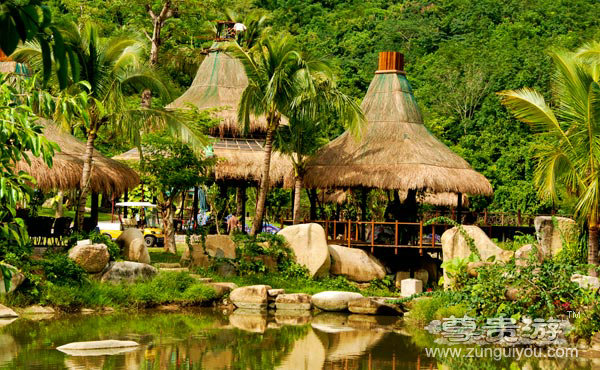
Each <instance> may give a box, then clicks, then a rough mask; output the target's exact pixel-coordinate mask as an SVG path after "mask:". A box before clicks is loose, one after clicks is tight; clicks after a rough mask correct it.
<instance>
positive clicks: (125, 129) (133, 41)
mask: <svg viewBox="0 0 600 370" xmlns="http://www.w3.org/2000/svg"><path fill="white" fill-rule="evenodd" d="M61 33H62V35H63V37H64V42H65V44H66V45H68V46H69V48H70V49H71V50H72V51H73V52H74V55H75V58H76V60H77V62H78V63H77V64H78V66H79V67H78V70H77V72H78V77H79V80H81V81H87V84H88V85H87V86H85V87H82V86H81V84H72V85H71V86H70V88H72V89H75V92H78V91H81V90H82V89H85V90H88V91H84V92H86V93H87V94H88V97H87V99H83V100H82V99H76V100H75V102H77V103H79V104H81V107H80V109H71V112H73V111H75V112H79V113H80V114H77V115H75V116H76V117H77V118H78V119H77V121H75V122H76V124H75V125H74V126H75V127H74V128H80V129H81V130H82V131H83V133H84V134H85V136H86V137H87V143H86V151H85V157H84V166H83V173H82V176H81V186H80V194H79V201H78V207H77V217H76V223H75V225H76V227H77V228H79V229H80V228H81V226H82V225H83V217H84V212H85V203H86V199H87V195H88V192H89V189H90V178H91V170H92V156H93V152H94V141H95V139H96V137H97V135H98V131H99V130H100V129H101V128H102V127H104V126H106V127H108V128H110V129H111V130H113V131H118V132H120V133H122V134H124V135H125V136H127V137H129V138H131V140H132V144H136V145H139V142H140V132H141V130H142V128H150V129H152V128H155V127H157V126H158V127H161V128H164V127H167V128H168V129H169V131H170V133H171V134H173V135H176V136H179V137H180V138H181V139H182V140H184V141H187V142H192V143H195V144H198V146H200V145H202V144H203V143H204V142H205V141H204V140H203V136H202V135H201V134H199V133H198V132H197V131H196V130H194V129H192V128H190V126H189V125H188V122H187V121H185V118H183V117H187V116H186V115H181V114H178V112H167V111H165V110H163V109H157V108H140V107H139V106H134V107H132V108H130V107H129V106H128V104H127V97H128V96H130V95H132V93H133V92H134V91H135V90H137V91H140V90H144V89H151V90H152V91H154V92H156V93H158V94H159V95H161V96H163V97H166V98H168V97H169V96H170V94H169V91H168V89H167V88H166V86H165V84H164V83H163V81H162V80H161V78H160V76H159V75H158V74H157V72H156V71H154V70H152V69H150V68H149V67H147V66H146V65H145V63H144V61H145V59H146V58H145V55H144V51H145V45H144V43H143V41H141V39H138V38H135V37H130V36H118V37H111V38H101V37H100V36H99V32H98V29H97V28H96V27H95V26H94V25H93V24H86V25H83V26H82V27H81V28H78V27H77V26H76V25H75V24H72V23H70V24H68V25H65V26H64V28H62V29H61ZM14 57H15V58H16V59H17V60H23V61H28V62H30V63H31V64H32V66H34V67H35V66H36V65H39V64H40V62H41V61H42V59H43V52H42V49H41V47H40V44H39V43H36V42H30V43H26V44H25V45H24V46H23V47H21V48H19V49H18V50H17V52H15V54H14ZM66 100H68V99H66ZM66 100H65V101H66ZM67 106H68V105H67V104H64V105H59V107H61V108H62V107H64V108H65V109H66V107H67ZM55 115H56V114H55Z"/></svg>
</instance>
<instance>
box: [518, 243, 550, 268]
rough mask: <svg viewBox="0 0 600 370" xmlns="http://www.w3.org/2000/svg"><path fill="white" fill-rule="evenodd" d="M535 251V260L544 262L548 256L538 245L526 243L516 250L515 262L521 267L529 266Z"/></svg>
mask: <svg viewBox="0 0 600 370" xmlns="http://www.w3.org/2000/svg"><path fill="white" fill-rule="evenodd" d="M534 253H535V255H536V257H535V258H534V261H537V262H542V261H543V260H544V258H545V257H546V256H544V253H543V252H542V251H541V249H540V248H539V247H538V246H534V245H533V244H526V245H524V246H522V247H521V248H519V249H517V250H516V251H515V264H516V265H517V266H521V267H524V266H528V265H529V264H530V262H529V261H530V258H531V256H532V255H533V254H534Z"/></svg>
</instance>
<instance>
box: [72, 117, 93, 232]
mask: <svg viewBox="0 0 600 370" xmlns="http://www.w3.org/2000/svg"><path fill="white" fill-rule="evenodd" d="M94 140H96V127H95V126H92V127H91V128H90V130H89V131H88V137H87V142H86V145H85V154H84V158H83V173H82V174H81V183H80V189H79V201H78V204H77V217H76V219H75V229H76V230H80V231H81V230H82V228H83V219H84V216H85V203H86V201H87V195H88V193H89V191H90V180H91V178H92V159H93V156H94Z"/></svg>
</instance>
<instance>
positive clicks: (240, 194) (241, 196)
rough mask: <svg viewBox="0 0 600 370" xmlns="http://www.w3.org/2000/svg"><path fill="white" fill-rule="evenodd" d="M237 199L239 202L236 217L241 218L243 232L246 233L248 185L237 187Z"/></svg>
mask: <svg viewBox="0 0 600 370" xmlns="http://www.w3.org/2000/svg"><path fill="white" fill-rule="evenodd" d="M235 199H236V202H237V205H236V216H238V217H239V218H240V224H241V225H242V232H246V185H240V186H238V187H237V189H236V194H235Z"/></svg>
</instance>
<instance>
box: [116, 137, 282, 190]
mask: <svg viewBox="0 0 600 370" xmlns="http://www.w3.org/2000/svg"><path fill="white" fill-rule="evenodd" d="M263 145H264V143H263V141H262V140H257V139H231V138H230V139H217V140H216V141H215V143H214V145H213V151H214V155H215V157H216V158H217V163H216V165H215V169H214V176H215V180H217V181H227V182H230V183H231V182H240V183H244V184H245V183H247V182H250V183H258V182H259V181H260V177H261V173H262V171H261V165H262V163H263V159H264V152H263ZM112 159H114V160H117V161H121V162H125V163H127V162H137V161H139V159H140V156H139V152H138V150H137V148H133V149H131V150H128V151H126V152H125V153H121V154H119V155H117V156H114V157H112ZM291 172H292V163H291V162H290V160H289V159H288V158H287V157H285V156H283V155H281V154H279V153H277V152H273V156H272V157H271V173H270V181H271V185H275V184H280V183H283V181H284V178H285V176H289V174H290V173H291Z"/></svg>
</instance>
